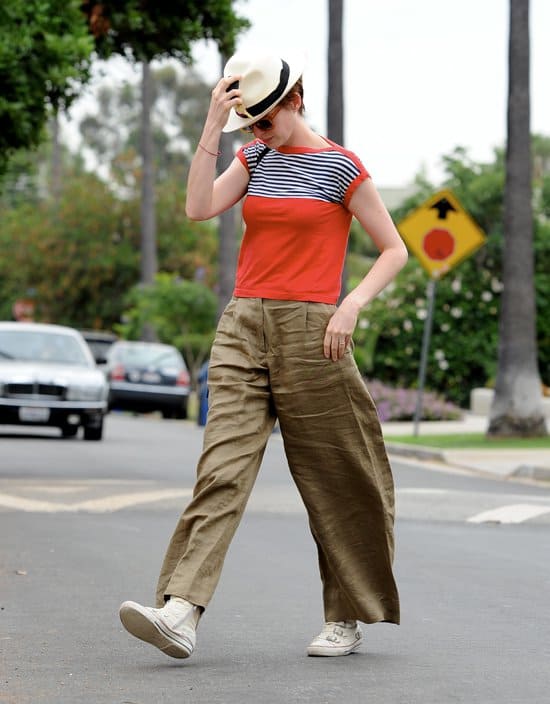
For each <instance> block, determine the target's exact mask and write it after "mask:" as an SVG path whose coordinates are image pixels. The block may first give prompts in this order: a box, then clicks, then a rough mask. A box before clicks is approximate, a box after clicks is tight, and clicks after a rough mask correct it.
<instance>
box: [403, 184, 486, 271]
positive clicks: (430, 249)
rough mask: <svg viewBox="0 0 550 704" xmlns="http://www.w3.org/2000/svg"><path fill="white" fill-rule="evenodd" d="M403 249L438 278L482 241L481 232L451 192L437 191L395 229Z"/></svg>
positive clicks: (483, 237) (483, 240)
mask: <svg viewBox="0 0 550 704" xmlns="http://www.w3.org/2000/svg"><path fill="white" fill-rule="evenodd" d="M397 228H398V230H399V232H400V233H401V236H402V237H403V239H404V240H405V243H406V245H407V247H408V248H409V249H410V250H411V252H412V253H413V254H414V255H415V256H416V257H417V258H418V260H419V261H420V264H421V265H422V266H423V267H424V269H425V270H426V271H427V272H428V274H429V275H430V276H431V277H432V278H434V279H439V278H441V277H442V276H444V275H445V274H446V273H447V272H448V271H450V270H451V269H452V268H453V267H455V266H456V265H457V264H459V263H460V262H461V261H462V260H463V259H466V257H468V256H469V255H470V254H472V253H473V252H475V250H476V249H478V247H481V245H482V244H483V243H484V242H485V239H486V238H485V234H484V232H483V230H482V229H481V228H480V227H479V226H478V225H477V224H476V223H475V222H474V220H473V219H472V218H471V217H470V215H468V213H467V212H466V211H465V210H464V208H463V207H462V206H461V205H460V203H459V202H458V200H457V199H456V198H455V196H454V195H453V194H452V193H451V191H447V190H444V191H439V192H438V193H436V194H434V195H433V196H432V197H431V198H428V200H427V201H426V202H425V203H423V204H422V205H421V206H419V207H418V208H417V209H416V210H414V211H413V212H412V213H411V214H410V215H408V216H407V217H406V218H405V219H404V220H402V221H401V222H400V223H399V224H398V226H397Z"/></svg>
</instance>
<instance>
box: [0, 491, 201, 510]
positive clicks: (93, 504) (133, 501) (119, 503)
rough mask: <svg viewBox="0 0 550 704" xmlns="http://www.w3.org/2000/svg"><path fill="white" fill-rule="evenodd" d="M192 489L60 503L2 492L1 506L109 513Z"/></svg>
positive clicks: (184, 495) (182, 495) (185, 493)
mask: <svg viewBox="0 0 550 704" xmlns="http://www.w3.org/2000/svg"><path fill="white" fill-rule="evenodd" d="M191 494H192V490H191V489H159V490H158V491H138V492H132V493H129V494H118V495H116V494H115V495H114V496H105V497H102V498H100V499H88V500H87V501H80V502H78V503H73V504H70V503H59V502H54V501H38V500H37V499H25V498H22V497H20V496H12V495H10V494H0V507H4V508H12V509H16V510H18V511H26V512H29V513H70V512H72V513H77V512H78V511H84V512H87V513H108V512H113V511H120V510H121V509H123V508H128V507H129V506H137V505H139V504H146V503H152V502H154V501H162V500H163V499H178V498H187V497H189V496H191Z"/></svg>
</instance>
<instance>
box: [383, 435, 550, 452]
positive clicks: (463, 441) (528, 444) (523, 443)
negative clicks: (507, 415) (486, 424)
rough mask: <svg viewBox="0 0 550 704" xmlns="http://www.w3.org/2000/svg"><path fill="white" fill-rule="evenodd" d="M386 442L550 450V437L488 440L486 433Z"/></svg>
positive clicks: (395, 437) (408, 437) (387, 438)
mask: <svg viewBox="0 0 550 704" xmlns="http://www.w3.org/2000/svg"><path fill="white" fill-rule="evenodd" d="M384 440H385V441H386V442H399V443H404V444H407V445H424V446H428V447H439V448H443V449H453V450H467V449H470V448H471V449H476V450H477V449H479V450H506V449H518V450H549V451H550V436H547V437H543V438H498V439H494V438H487V437H486V436H485V434H484V433H449V434H441V435H439V434H436V435H433V434H432V435H422V434H420V435H384Z"/></svg>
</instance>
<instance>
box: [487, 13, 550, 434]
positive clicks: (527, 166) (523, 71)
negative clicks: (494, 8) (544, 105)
mask: <svg viewBox="0 0 550 704" xmlns="http://www.w3.org/2000/svg"><path fill="white" fill-rule="evenodd" d="M529 52H530V46H529V0H510V36H509V52H508V71H509V73H508V134H507V145H506V183H505V189H504V248H503V255H502V258H503V262H502V266H503V274H502V276H503V284H504V288H503V291H502V299H501V311H500V336H499V350H498V372H497V379H496V387H495V396H494V400H493V404H492V407H491V412H490V422H489V429H488V435H489V436H491V437H497V436H498V437H503V436H515V437H532V436H540V435H546V434H547V429H546V424H545V419H544V413H543V410H542V387H541V379H540V376H539V372H538V367H537V344H536V308H535V291H534V252H533V212H532V204H531V196H532V190H531V189H532V186H531V179H532V163H531V134H530V114H529V113H530V94H529Z"/></svg>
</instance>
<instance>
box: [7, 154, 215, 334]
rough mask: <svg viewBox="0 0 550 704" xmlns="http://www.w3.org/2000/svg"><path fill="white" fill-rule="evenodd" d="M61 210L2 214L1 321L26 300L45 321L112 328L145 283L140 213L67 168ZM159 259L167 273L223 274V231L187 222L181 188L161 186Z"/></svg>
mask: <svg viewBox="0 0 550 704" xmlns="http://www.w3.org/2000/svg"><path fill="white" fill-rule="evenodd" d="M65 168H66V169H67V184H66V187H65V189H64V191H63V192H62V194H61V198H60V200H59V204H58V207H56V208H54V207H52V204H51V202H50V201H49V200H47V199H46V200H44V199H39V198H37V199H36V200H35V201H34V202H33V201H32V200H23V199H22V200H17V201H16V202H15V203H14V204H13V205H12V207H7V208H4V209H3V211H2V212H0V317H2V318H4V319H7V318H10V317H11V310H12V305H13V303H14V301H15V300H17V299H18V298H21V297H31V298H32V299H33V300H34V301H35V302H36V309H37V314H36V317H37V319H38V320H45V321H51V322H57V323H64V324H68V325H74V326H76V327H82V328H84V327H89V328H111V327H112V326H113V325H114V324H115V323H117V322H119V321H120V318H121V315H122V312H123V310H124V303H123V299H124V296H125V295H126V293H127V292H128V290H129V289H131V288H132V286H134V285H135V283H136V281H138V280H139V222H138V219H139V215H138V213H139V208H138V204H137V201H136V200H135V199H132V200H125V199H120V198H117V197H116V196H115V195H114V194H113V193H112V192H111V191H110V189H109V188H108V187H107V186H106V185H105V183H103V182H102V181H101V180H100V179H98V178H97V177H96V176H95V175H93V174H89V173H85V172H83V171H79V170H78V169H77V168H75V167H73V168H72V170H71V167H70V166H69V165H66V167H65ZM158 199H159V206H160V208H159V210H160V217H159V260H160V265H161V267H162V269H163V270H164V271H167V272H172V273H177V275H179V276H183V277H185V278H189V279H194V278H195V277H196V276H197V275H199V276H201V277H202V279H203V280H204V282H205V283H206V284H208V285H210V286H212V285H213V283H214V277H215V275H216V264H215V252H216V237H215V230H214V228H213V227H212V226H211V225H207V224H204V223H192V222H190V221H189V220H188V219H187V218H186V217H185V212H184V200H183V197H182V194H181V189H180V188H179V187H178V185H177V184H174V183H166V184H163V186H162V187H160V188H159V194H158Z"/></svg>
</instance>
